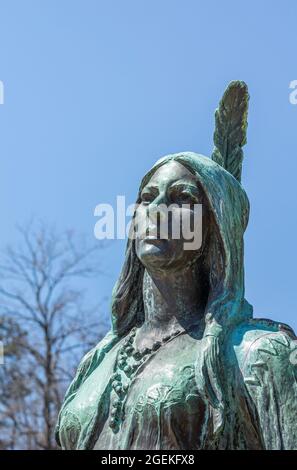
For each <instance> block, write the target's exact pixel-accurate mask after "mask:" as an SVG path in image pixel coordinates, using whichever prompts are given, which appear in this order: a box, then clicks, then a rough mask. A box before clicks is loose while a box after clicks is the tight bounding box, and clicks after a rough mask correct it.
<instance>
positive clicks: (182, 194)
mask: <svg viewBox="0 0 297 470" xmlns="http://www.w3.org/2000/svg"><path fill="white" fill-rule="evenodd" d="M172 199H173V200H174V202H177V203H178V204H191V205H192V204H197V203H198V198H197V196H195V195H194V194H192V193H191V192H189V191H185V190H176V191H174V192H173V194H172Z"/></svg>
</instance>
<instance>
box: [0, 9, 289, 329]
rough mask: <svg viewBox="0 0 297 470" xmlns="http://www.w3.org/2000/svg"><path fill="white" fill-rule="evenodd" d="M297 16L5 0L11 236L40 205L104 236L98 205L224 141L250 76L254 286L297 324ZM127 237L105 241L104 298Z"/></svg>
mask: <svg viewBox="0 0 297 470" xmlns="http://www.w3.org/2000/svg"><path fill="white" fill-rule="evenodd" d="M296 18H297V3H296V1H293V0H292V1H291V0H286V1H283V2H270V1H267V0H262V1H261V2H255V1H250V2H243V1H239V0H237V1H233V0H224V1H219V0H217V1H214V0H210V1H207V2H206V1H198V0H178V1H177V0H161V1H160V0H150V1H144V0H125V1H122V0H96V1H95V0H63V1H61V0H59V1H58V0H44V1H43V2H40V1H37V0H34V1H33V0H18V1H16V0H6V1H3V0H2V1H0V80H2V81H3V83H4V87H5V102H4V104H3V105H0V135H1V138H0V159H1V171H0V201H1V214H2V224H1V232H0V246H1V247H3V246H5V245H6V244H7V243H9V242H11V243H14V242H15V237H16V235H15V225H16V224H17V223H22V222H24V221H27V220H28V219H29V218H30V217H31V216H32V215H35V216H37V217H41V218H43V219H44V220H45V221H48V222H49V223H54V224H56V225H57V227H58V228H60V229H61V230H62V229H64V228H67V227H71V228H75V229H77V230H78V231H79V232H84V233H85V234H86V235H87V237H89V239H90V241H93V229H94V224H95V222H96V219H95V218H94V216H93V212H94V208H95V206H96V205H97V204H98V203H100V202H107V203H112V204H114V203H115V200H116V196H117V195H126V198H127V201H128V202H129V203H132V202H133V201H134V199H135V195H136V192H137V187H138V184H139V180H140V178H141V176H142V175H143V174H144V172H146V171H147V170H148V169H149V168H150V167H151V166H152V164H153V163H154V161H155V160H156V159H157V158H158V157H160V156H162V155H164V154H167V153H171V152H177V151H182V150H192V151H197V152H199V153H203V154H205V155H210V153H211V150H212V145H213V144H212V133H213V128H214V116H213V115H214V110H215V108H216V106H217V104H218V101H219V99H220V97H221V95H222V92H223V90H224V88H225V86H226V85H227V83H228V82H229V81H230V80H232V79H242V80H245V81H246V82H247V83H248V85H249V90H250V95H251V100H250V112H249V128H248V144H247V146H246V147H245V161H244V171H243V185H244V186H245V188H246V190H247V193H248V195H249V198H250V201H251V217H250V223H249V227H248V230H247V233H246V237H245V242H246V248H245V266H246V296H247V298H248V300H249V301H250V302H251V303H252V304H253V305H254V309H255V316H260V317H270V318H274V319H276V320H281V321H284V322H286V323H289V324H291V325H292V326H293V327H294V328H295V329H296V330H297V297H296V262H297V256H296V228H297V222H296V200H297V184H296V170H297V151H296V150H297V140H296V124H297V105H295V106H294V105H292V104H290V102H289V94H290V90H289V83H290V82H291V81H292V80H296V79H297V69H296V42H297V41H296V40H297V28H296ZM124 246H125V242H124V241H122V240H118V241H114V242H112V244H111V245H110V247H109V248H108V249H106V251H105V252H104V253H102V265H103V266H104V267H105V269H106V272H107V274H106V275H105V276H101V277H100V278H98V279H96V281H94V283H92V285H90V292H89V295H90V300H91V301H92V302H94V301H95V300H96V299H100V298H102V297H106V296H108V297H109V296H110V292H111V288H112V286H113V284H114V282H115V280H116V277H117V274H118V272H119V270H120V267H121V262H122V259H123V252H124ZM107 308H108V305H107V304H106V309H107Z"/></svg>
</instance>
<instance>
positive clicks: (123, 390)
mask: <svg viewBox="0 0 297 470" xmlns="http://www.w3.org/2000/svg"><path fill="white" fill-rule="evenodd" d="M136 330H137V328H136V327H134V328H132V330H131V332H130V334H129V336H128V338H127V339H125V341H124V342H123V344H122V346H121V347H120V349H119V351H118V354H117V357H116V361H115V365H114V373H113V375H112V378H111V379H112V388H113V390H114V392H115V395H116V398H115V399H114V400H113V401H112V409H111V412H110V415H111V418H110V420H109V426H110V427H111V429H112V430H113V432H114V433H116V432H118V430H119V428H120V425H121V423H122V422H123V421H124V419H125V403H126V400H127V395H128V392H129V389H130V387H131V385H132V384H133V382H134V381H135V379H136V377H137V375H138V373H139V372H140V371H141V370H143V367H144V365H145V364H146V362H147V361H148V360H149V359H150V358H151V357H152V356H153V355H154V354H155V353H156V352H157V351H158V350H159V349H160V348H161V347H162V346H164V345H165V344H167V343H168V342H169V341H170V340H172V339H174V338H176V337H177V336H180V335H181V334H183V333H186V331H184V330H180V329H177V330H175V331H174V332H173V333H171V334H170V335H166V336H164V337H163V338H162V340H161V341H155V342H154V344H153V345H152V347H151V348H148V347H147V348H144V349H143V350H142V351H140V350H138V349H136V347H135V346H134V340H135V335H136ZM128 358H129V359H130V362H133V364H130V365H129V364H128ZM123 374H124V375H123ZM123 379H124V381H125V383H123Z"/></svg>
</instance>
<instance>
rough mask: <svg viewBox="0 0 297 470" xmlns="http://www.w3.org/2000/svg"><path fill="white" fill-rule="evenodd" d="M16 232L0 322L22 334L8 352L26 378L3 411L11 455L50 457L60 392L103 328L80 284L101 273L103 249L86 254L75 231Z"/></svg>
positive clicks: (4, 271)
mask: <svg viewBox="0 0 297 470" xmlns="http://www.w3.org/2000/svg"><path fill="white" fill-rule="evenodd" d="M19 232H20V235H21V244H20V245H19V246H18V247H16V248H12V247H8V248H7V249H6V251H5V253H4V255H3V256H2V259H0V315H1V316H2V317H3V318H6V319H13V321H14V322H16V323H17V325H18V327H19V329H20V331H21V332H22V334H19V335H18V337H17V338H14V347H15V348H17V352H18V360H19V366H20V367H22V376H21V377H18V380H19V381H22V380H23V378H24V377H23V376H24V375H25V377H26V379H25V387H24V389H23V388H22V387H21V386H20V384H19V385H16V382H15V381H13V383H14V384H15V387H16V389H15V391H14V392H13V393H12V394H11V393H10V396H12V398H13V399H14V400H13V399H12V400H10V402H9V407H10V408H9V410H8V408H7V409H6V412H7V413H8V412H9V418H10V423H11V426H12V428H13V433H14V434H13V435H14V438H13V444H11V445H10V448H11V447H12V446H17V447H18V448H31V449H54V448H56V444H55V440H54V427H55V422H56V419H57V413H58V410H59V408H60V406H61V402H62V398H63V395H64V392H65V388H66V386H67V385H68V383H69V381H70V380H71V378H72V377H73V371H74V369H75V367H76V366H77V364H78V361H79V359H80V357H81V356H82V354H83V353H84V352H85V351H86V350H88V349H90V347H91V346H93V345H94V344H95V343H96V342H97V341H98V340H99V339H100V336H102V335H103V334H104V333H105V331H106V329H107V328H108V325H107V321H106V320H105V317H102V318H101V319H99V320H98V318H99V312H98V311H97V312H96V314H95V311H94V308H93V307H92V308H90V307H89V308H88V309H86V307H85V302H84V288H83V285H84V284H85V283H86V281H85V279H86V278H89V277H91V276H95V275H98V274H99V273H100V270H99V269H98V265H99V261H98V259H99V258H98V255H99V251H100V249H101V248H102V245H100V243H99V242H98V243H95V244H94V245H92V246H87V245H86V243H85V242H83V240H82V239H79V237H78V236H77V235H75V233H74V232H73V231H68V232H65V233H63V234H60V235H58V234H57V233H56V231H55V230H53V229H49V228H48V227H46V226H43V225H42V224H36V223H34V224H33V225H31V226H27V227H26V228H25V229H24V228H19ZM8 340H9V339H8ZM4 343H5V341H4ZM4 347H5V344H4ZM20 354H21V357H20ZM0 367H1V366H0ZM22 383H23V382H22ZM0 386H1V382H0ZM17 390H23V392H22V393H16V392H17ZM0 393H2V391H1V390H0ZM2 405H3V403H2ZM2 408H3V406H2ZM4 408H5V406H4ZM0 413H1V408H0ZM2 413H3V410H2ZM6 423H7V420H6ZM1 432H2V431H1V416H0V436H1ZM0 445H1V444H0Z"/></svg>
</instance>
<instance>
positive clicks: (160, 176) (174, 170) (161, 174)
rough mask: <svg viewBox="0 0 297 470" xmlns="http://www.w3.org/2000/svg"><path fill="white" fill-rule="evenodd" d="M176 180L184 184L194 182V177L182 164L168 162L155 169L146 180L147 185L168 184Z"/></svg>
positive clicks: (172, 161)
mask: <svg viewBox="0 0 297 470" xmlns="http://www.w3.org/2000/svg"><path fill="white" fill-rule="evenodd" d="M178 180H183V181H185V182H186V181H196V177H195V175H194V174H193V173H192V172H191V171H189V170H188V168H186V167H185V166H184V165H183V164H182V163H180V162H178V161H174V160H169V161H168V162H167V163H165V164H163V165H161V166H160V167H159V168H157V169H156V171H155V172H154V173H153V174H152V176H151V177H150V179H149V180H148V182H147V185H154V184H157V185H160V184H168V183H172V182H175V181H178Z"/></svg>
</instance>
